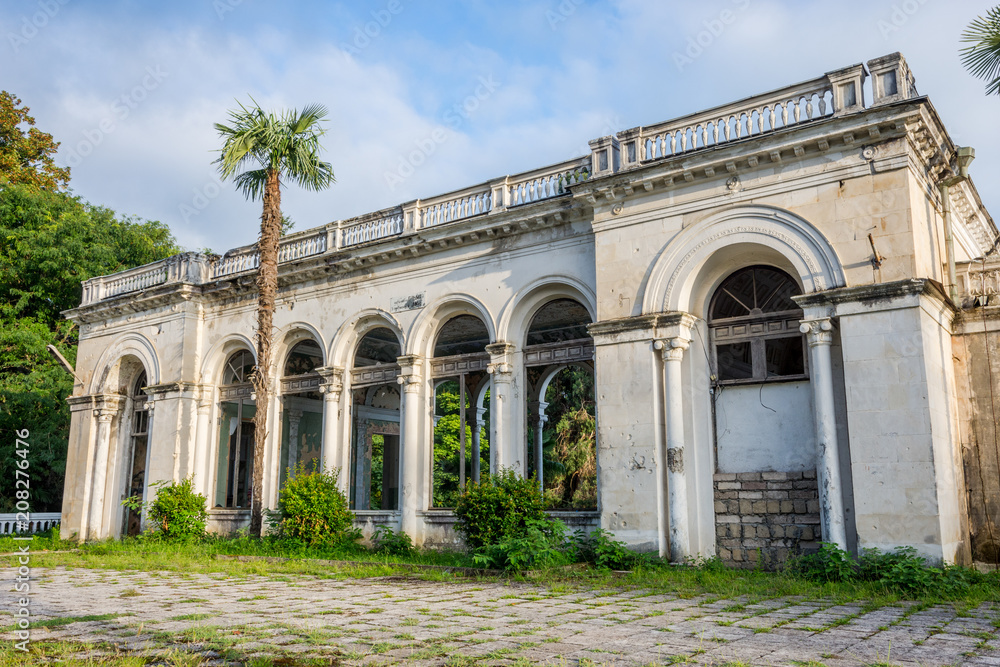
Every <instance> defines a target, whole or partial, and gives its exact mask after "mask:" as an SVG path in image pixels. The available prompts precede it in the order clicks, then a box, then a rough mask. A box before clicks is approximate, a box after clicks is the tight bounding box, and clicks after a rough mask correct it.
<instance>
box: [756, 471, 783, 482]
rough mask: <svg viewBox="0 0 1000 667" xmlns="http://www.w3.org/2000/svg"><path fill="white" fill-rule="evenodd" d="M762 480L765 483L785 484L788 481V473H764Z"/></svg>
mask: <svg viewBox="0 0 1000 667" xmlns="http://www.w3.org/2000/svg"><path fill="white" fill-rule="evenodd" d="M760 477H761V479H763V480H764V481H765V482H784V481H785V480H787V479H788V473H784V472H762V473H761V474H760Z"/></svg>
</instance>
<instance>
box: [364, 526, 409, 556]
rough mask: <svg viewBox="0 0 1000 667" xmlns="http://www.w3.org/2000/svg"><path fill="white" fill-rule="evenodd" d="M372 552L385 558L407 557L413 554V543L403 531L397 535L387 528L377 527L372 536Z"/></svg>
mask: <svg viewBox="0 0 1000 667" xmlns="http://www.w3.org/2000/svg"><path fill="white" fill-rule="evenodd" d="M372 550H373V551H374V552H375V553H377V554H384V555H386V556H409V555H411V554H412V553H413V541H412V540H411V539H410V536H409V535H407V534H406V533H404V532H403V531H399V532H398V533H397V532H396V531H394V530H393V529H392V528H390V527H389V526H379V527H378V528H376V529H375V534H374V535H372Z"/></svg>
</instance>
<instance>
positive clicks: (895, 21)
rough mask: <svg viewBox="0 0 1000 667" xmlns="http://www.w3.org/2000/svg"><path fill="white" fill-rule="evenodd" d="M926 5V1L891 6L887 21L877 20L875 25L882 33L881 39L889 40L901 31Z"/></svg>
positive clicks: (914, 0)
mask: <svg viewBox="0 0 1000 667" xmlns="http://www.w3.org/2000/svg"><path fill="white" fill-rule="evenodd" d="M926 4H927V0H905V2H900V3H897V4H894V5H893V6H892V11H891V12H889V19H888V20H886V19H879V20H878V23H876V24H875V25H876V26H877V27H878V31H879V32H880V33H882V39H889V36H890V35H892V34H893V33H895V32H899V31H900V30H902V29H903V26H905V25H906V24H907V23H909V22H910V19H911V18H913V17H914V16H915V15H916V13H917V12H919V11H920V8H921V7H923V6H924V5H926Z"/></svg>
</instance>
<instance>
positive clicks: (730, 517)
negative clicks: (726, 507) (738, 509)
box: [715, 514, 740, 523]
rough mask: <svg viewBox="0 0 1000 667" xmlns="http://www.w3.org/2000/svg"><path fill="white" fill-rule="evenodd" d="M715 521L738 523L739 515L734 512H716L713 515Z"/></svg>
mask: <svg viewBox="0 0 1000 667" xmlns="http://www.w3.org/2000/svg"><path fill="white" fill-rule="evenodd" d="M715 522H716V523H739V522H740V517H738V516H736V515H735V514H717V515H716V516H715Z"/></svg>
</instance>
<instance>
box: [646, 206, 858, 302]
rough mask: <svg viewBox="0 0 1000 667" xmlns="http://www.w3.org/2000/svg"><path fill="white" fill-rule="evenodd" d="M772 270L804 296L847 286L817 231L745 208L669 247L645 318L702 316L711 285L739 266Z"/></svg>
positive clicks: (780, 214) (692, 229)
mask: <svg viewBox="0 0 1000 667" xmlns="http://www.w3.org/2000/svg"><path fill="white" fill-rule="evenodd" d="M768 263H770V264H773V265H774V266H777V267H778V268H781V269H783V270H785V271H787V272H788V273H789V274H791V275H792V276H793V277H794V278H796V280H798V281H799V284H800V286H801V287H802V291H803V293H806V294H808V293H810V292H819V291H823V290H827V289H831V288H833V287H842V286H844V285H846V281H845V279H844V272H843V268H842V264H841V262H840V259H839V258H838V257H837V254H836V252H835V251H834V249H833V246H832V245H831V244H830V242H829V241H827V239H826V238H825V237H824V236H823V235H822V234H821V233H820V232H819V230H817V229H816V228H815V227H814V226H813V225H811V224H810V223H808V222H806V221H805V220H803V219H802V218H800V217H798V216H797V215H795V214H793V213H791V212H789V211H786V210H783V209H779V208H775V207H770V206H757V205H755V206H740V207H736V208H733V209H729V210H727V211H723V212H721V213H717V214H715V215H712V216H709V217H708V218H705V219H704V220H701V221H699V222H696V223H694V224H692V225H689V226H688V227H686V228H685V229H683V230H682V231H681V232H680V233H679V234H677V236H676V237H675V238H674V239H673V240H671V241H670V243H668V244H667V246H666V248H664V250H663V252H662V253H661V254H660V257H659V258H658V259H657V261H656V263H655V265H654V267H653V270H652V271H651V272H650V276H649V280H648V282H647V284H646V287H645V290H644V293H643V301H642V312H643V313H645V314H650V313H657V312H670V311H685V312H691V313H693V314H695V315H701V314H702V313H700V312H698V311H699V310H703V301H704V298H703V297H704V296H705V291H706V290H707V289H708V288H709V286H707V285H706V284H705V283H706V281H711V282H715V283H716V284H714V285H711V286H710V290H709V291H711V290H714V289H715V287H716V286H717V283H718V282H720V281H721V274H723V273H728V272H729V271H731V270H732V269H733V268H736V267H737V266H738V265H739V264H768Z"/></svg>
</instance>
